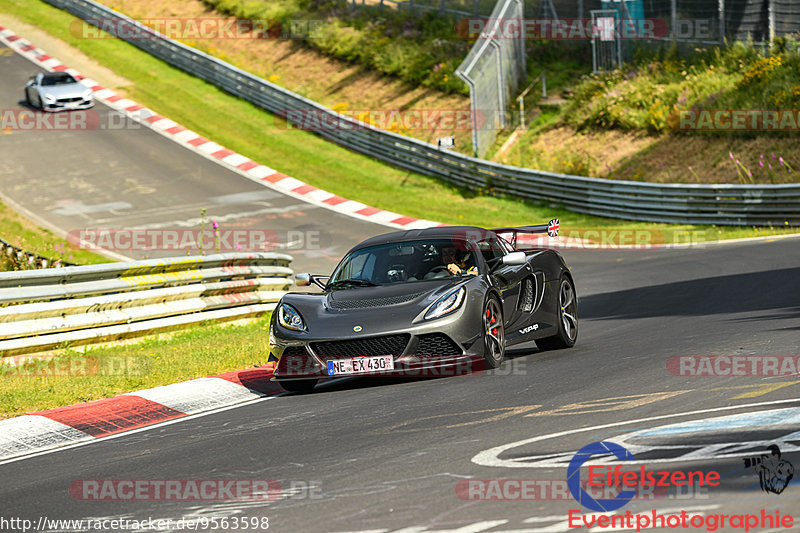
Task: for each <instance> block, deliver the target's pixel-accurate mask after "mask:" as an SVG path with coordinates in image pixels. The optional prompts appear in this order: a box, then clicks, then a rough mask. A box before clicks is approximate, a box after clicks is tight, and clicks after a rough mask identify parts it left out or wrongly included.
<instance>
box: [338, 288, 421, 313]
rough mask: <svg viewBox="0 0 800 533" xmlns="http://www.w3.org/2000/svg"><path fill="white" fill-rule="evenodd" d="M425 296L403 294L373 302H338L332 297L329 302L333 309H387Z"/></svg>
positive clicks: (373, 300) (376, 299)
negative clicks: (389, 306) (388, 306)
mask: <svg viewBox="0 0 800 533" xmlns="http://www.w3.org/2000/svg"><path fill="white" fill-rule="evenodd" d="M423 294H425V293H424V292H418V293H416V294H402V295H400V296H387V297H385V298H373V299H371V300H337V299H335V297H334V296H331V299H330V300H329V303H330V306H331V307H332V308H333V309H364V308H367V307H386V306H387V305H397V304H404V303H406V302H410V301H411V300H414V299H416V298H419V297H420V296H422V295H423Z"/></svg>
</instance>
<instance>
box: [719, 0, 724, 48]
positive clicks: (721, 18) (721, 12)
mask: <svg viewBox="0 0 800 533" xmlns="http://www.w3.org/2000/svg"><path fill="white" fill-rule="evenodd" d="M725 31H726V30H725V0H719V42H720V43H724V42H725V37H726V35H725Z"/></svg>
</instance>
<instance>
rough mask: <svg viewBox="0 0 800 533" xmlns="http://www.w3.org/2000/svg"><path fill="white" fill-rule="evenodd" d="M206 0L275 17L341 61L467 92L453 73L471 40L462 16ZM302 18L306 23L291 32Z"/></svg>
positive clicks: (245, 13) (225, 9)
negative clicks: (459, 25) (464, 31)
mask: <svg viewBox="0 0 800 533" xmlns="http://www.w3.org/2000/svg"><path fill="white" fill-rule="evenodd" d="M203 1H204V2H205V3H206V4H208V5H209V6H211V7H213V8H214V9H216V10H217V11H219V12H221V13H224V14H227V15H233V16H235V17H237V18H242V19H251V20H272V21H277V22H279V23H280V28H281V29H282V31H283V32H284V33H287V34H288V33H291V34H292V36H293V38H295V39H297V40H298V41H302V42H304V43H305V44H306V45H307V46H310V47H311V48H314V49H316V50H318V51H320V52H322V53H324V54H326V55H329V56H332V57H335V58H337V59H342V60H345V61H350V62H353V63H357V64H359V65H362V66H365V67H368V68H371V69H374V70H376V71H378V72H381V73H383V74H387V75H389V76H396V77H398V78H400V79H402V80H404V81H406V82H409V83H412V84H414V85H420V86H423V87H432V88H435V89H438V90H441V91H444V92H446V93H461V94H469V91H468V88H467V86H466V84H465V83H464V82H462V81H461V80H460V79H458V78H457V77H456V76H455V69H456V67H458V65H459V64H460V63H461V61H462V60H463V59H464V57H466V55H467V53H468V52H469V48H470V46H471V45H472V43H473V41H472V40H468V39H467V38H465V37H466V34H463V35H464V36H463V37H462V36H459V33H458V32H457V30H456V25H457V23H458V21H459V20H460V19H462V18H464V17H462V16H455V15H443V14H441V13H439V12H438V11H436V10H433V11H431V10H424V11H422V12H417V13H411V12H410V11H409V10H407V9H399V10H398V9H386V8H381V7H377V6H359V7H358V8H357V9H353V8H352V6H350V5H349V2H348V1H347V0H269V1H253V0H203ZM300 21H305V24H306V26H303V28H304V29H302V30H301V31H297V30H295V31H294V32H293V30H292V28H300V27H301V26H298V23H299V22H300ZM465 22H466V21H465ZM293 24H294V25H293Z"/></svg>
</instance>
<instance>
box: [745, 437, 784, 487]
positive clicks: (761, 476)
mask: <svg viewBox="0 0 800 533" xmlns="http://www.w3.org/2000/svg"><path fill="white" fill-rule="evenodd" d="M767 449H768V450H769V451H770V452H772V453H771V455H758V456H755V457H746V458H745V459H744V467H745V468H751V467H752V468H755V469H756V472H758V481H759V484H760V485H761V490H763V491H764V492H771V493H773V494H780V493H781V492H783V491H784V489H785V488H786V486H787V485H789V482H790V481H791V480H792V477H794V465H792V463H790V462H789V461H787V460H786V459H782V458H781V450H780V448H778V446H777V445H775V444H772V445H770V446H768V447H767Z"/></svg>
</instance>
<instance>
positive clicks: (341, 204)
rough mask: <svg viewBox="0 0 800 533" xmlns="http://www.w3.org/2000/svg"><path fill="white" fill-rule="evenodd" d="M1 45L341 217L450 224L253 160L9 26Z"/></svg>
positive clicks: (2, 30) (395, 224)
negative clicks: (361, 198)
mask: <svg viewBox="0 0 800 533" xmlns="http://www.w3.org/2000/svg"><path fill="white" fill-rule="evenodd" d="M0 42H2V43H4V44H5V45H6V46H8V47H9V48H11V49H13V50H14V51H15V52H17V53H19V54H20V55H22V56H23V57H25V58H27V59H29V60H30V61H31V62H33V63H34V64H36V65H38V66H39V67H42V68H44V69H46V70H48V71H51V72H54V71H58V72H68V73H70V74H72V75H73V76H75V78H77V79H78V80H80V81H81V83H83V84H84V85H86V86H87V87H88V88H90V89H91V90H92V91H93V92H94V97H95V99H97V100H98V101H100V102H103V103H104V104H105V105H107V106H109V107H111V108H112V109H114V110H116V111H118V112H120V113H123V114H124V115H127V116H128V117H129V118H130V119H132V120H135V121H136V122H138V123H140V124H143V125H145V126H147V127H149V128H151V129H152V130H154V131H156V132H158V133H160V134H162V135H164V136H165V137H167V138H168V139H171V140H173V141H175V142H176V143H178V144H180V145H181V146H184V147H185V148H188V149H190V150H193V151H194V152H197V153H198V154H200V155H202V156H204V157H206V158H207V159H210V160H212V161H215V162H218V163H219V164H220V165H222V166H224V167H226V168H228V169H230V170H232V171H234V172H236V173H238V174H240V175H242V176H244V177H246V178H248V179H250V180H253V181H255V182H256V183H260V184H261V185H263V186H265V187H269V188H271V189H274V190H277V191H280V192H282V193H284V194H286V195H288V196H292V197H295V198H298V199H300V200H303V201H304V202H308V203H310V204H313V205H316V206H319V207H323V208H325V209H330V210H331V211H336V212H337V213H342V214H344V215H348V216H351V217H354V218H358V219H361V220H366V221H368V222H375V223H377V224H382V225H384V226H389V227H392V228H399V229H422V228H429V227H432V226H443V225H445V224H440V223H438V222H433V221H430V220H423V219H418V218H414V217H409V216H404V215H400V214H398V213H393V212H392V211H386V210H384V209H379V208H377V207H372V206H368V205H366V204H363V203H361V202H356V201H355V200H348V199H347V198H342V197H341V196H337V195H335V194H333V193H331V192H328V191H325V190H322V189H319V188H317V187H314V186H313V185H309V184H307V183H304V182H302V181H300V180H298V179H295V178H292V177H290V176H287V175H286V174H283V173H281V172H278V171H277V170H275V169H273V168H270V167H268V166H266V165H262V164H261V163H258V162H256V161H253V160H251V159H250V158H248V157H246V156H243V155H241V154H238V153H236V152H234V151H233V150H229V149H227V148H225V147H224V146H221V145H219V144H217V143H215V142H213V141H211V140H209V139H206V138H205V137H203V136H201V135H200V134H198V133H196V132H194V131H192V130H189V129H186V128H185V127H183V126H181V125H180V124H178V123H177V122H175V121H173V120H170V119H169V118H166V117H164V116H162V115H159V114H158V113H156V112H155V111H153V110H152V109H149V108H147V107H145V106H143V105H141V104H137V103H136V102H134V101H133V100H130V99H128V98H124V97H123V96H121V95H119V94H117V93H116V92H114V91H113V90H111V89H109V88H107V87H103V86H102V85H100V84H99V83H97V82H96V81H95V80H93V79H91V78H87V77H86V76H84V75H82V74H81V73H80V72H78V71H76V70H75V69H71V68H69V67H67V66H66V65H64V64H63V63H61V61H59V60H58V59H55V58H53V57H51V56H49V55H48V54H47V53H45V51H44V50H42V49H41V48H37V47H35V46H34V45H32V44H31V43H30V42H29V41H27V40H26V39H24V38H22V37H20V36H19V35H17V34H16V33H14V32H13V31H12V30H10V29H8V28H7V27H4V26H0Z"/></svg>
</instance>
